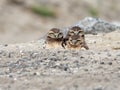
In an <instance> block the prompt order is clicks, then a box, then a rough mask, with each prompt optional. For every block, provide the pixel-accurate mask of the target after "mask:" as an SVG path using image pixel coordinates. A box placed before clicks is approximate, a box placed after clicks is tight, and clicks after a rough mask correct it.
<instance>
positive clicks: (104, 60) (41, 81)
mask: <svg viewBox="0 0 120 90" xmlns="http://www.w3.org/2000/svg"><path fill="white" fill-rule="evenodd" d="M86 41H87V44H88V46H89V48H90V50H80V51H69V50H64V49H52V50H51V49H44V48H43V46H42V43H41V40H38V41H32V42H28V43H21V44H8V45H7V44H5V45H0V81H1V82H0V90H16V89H17V90H120V86H119V85H120V32H119V31H114V32H111V33H107V34H97V35H90V34H87V35H86Z"/></svg>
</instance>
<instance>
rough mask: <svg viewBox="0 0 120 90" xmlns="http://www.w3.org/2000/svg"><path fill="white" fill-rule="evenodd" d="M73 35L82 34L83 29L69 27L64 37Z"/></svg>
mask: <svg viewBox="0 0 120 90" xmlns="http://www.w3.org/2000/svg"><path fill="white" fill-rule="evenodd" d="M73 35H79V36H81V35H84V31H83V30H82V29H81V28H80V27H78V26H74V27H72V28H70V30H68V33H67V35H66V37H65V38H66V39H68V38H69V37H70V36H73Z"/></svg>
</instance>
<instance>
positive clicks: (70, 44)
mask: <svg viewBox="0 0 120 90" xmlns="http://www.w3.org/2000/svg"><path fill="white" fill-rule="evenodd" d="M83 36H84V35H83ZM65 43H66V45H65V46H64V47H65V49H70V50H80V49H81V48H85V49H89V48H88V46H87V45H86V43H85V40H84V38H82V37H81V36H79V35H73V36H70V37H69V38H68V40H66V41H65Z"/></svg>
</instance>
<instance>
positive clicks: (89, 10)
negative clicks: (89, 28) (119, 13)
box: [88, 7, 99, 17]
mask: <svg viewBox="0 0 120 90" xmlns="http://www.w3.org/2000/svg"><path fill="white" fill-rule="evenodd" d="M88 13H89V14H90V15H91V16H93V17H98V16H99V12H98V10H97V9H96V8H93V7H90V8H89V9H88Z"/></svg>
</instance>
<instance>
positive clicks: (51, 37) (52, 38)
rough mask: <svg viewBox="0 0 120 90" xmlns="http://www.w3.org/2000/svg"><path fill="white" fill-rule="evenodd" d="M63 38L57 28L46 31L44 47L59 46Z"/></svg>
mask: <svg viewBox="0 0 120 90" xmlns="http://www.w3.org/2000/svg"><path fill="white" fill-rule="evenodd" d="M62 40H63V33H62V32H61V31H60V29H58V28H52V29H51V30H49V31H48V33H47V37H46V48H59V47H61V43H62Z"/></svg>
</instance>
